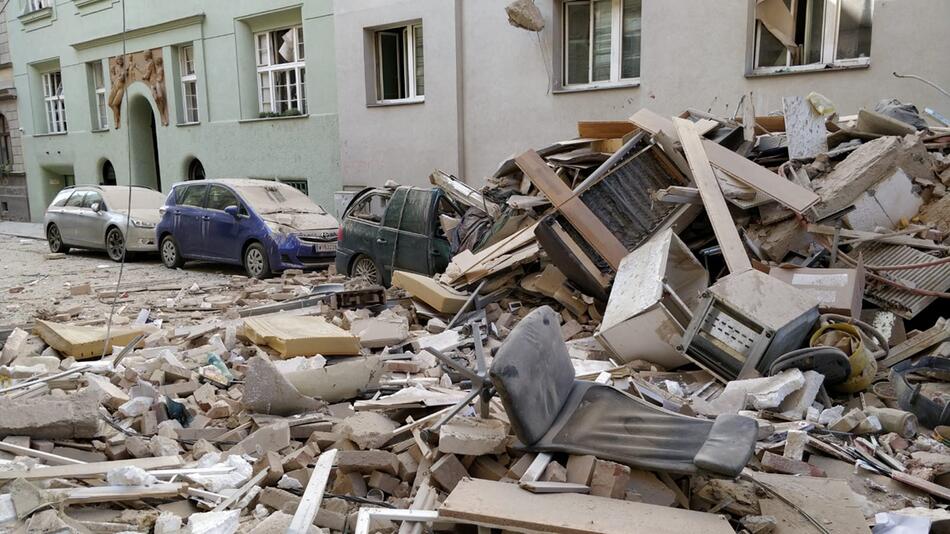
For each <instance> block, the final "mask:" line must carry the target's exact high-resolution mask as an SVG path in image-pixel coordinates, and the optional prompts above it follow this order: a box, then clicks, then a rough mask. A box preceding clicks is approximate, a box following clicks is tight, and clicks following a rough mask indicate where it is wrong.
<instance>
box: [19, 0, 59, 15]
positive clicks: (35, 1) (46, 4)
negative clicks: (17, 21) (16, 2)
mask: <svg viewBox="0 0 950 534" xmlns="http://www.w3.org/2000/svg"><path fill="white" fill-rule="evenodd" d="M52 7H53V0H26V9H24V12H25V13H26V14H30V13H36V12H37V11H43V10H44V9H49V8H52Z"/></svg>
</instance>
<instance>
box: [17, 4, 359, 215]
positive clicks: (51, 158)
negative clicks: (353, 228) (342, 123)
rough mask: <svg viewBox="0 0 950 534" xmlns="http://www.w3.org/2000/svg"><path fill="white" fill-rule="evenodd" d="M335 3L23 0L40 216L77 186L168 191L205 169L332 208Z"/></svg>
mask: <svg viewBox="0 0 950 534" xmlns="http://www.w3.org/2000/svg"><path fill="white" fill-rule="evenodd" d="M332 10H333V5H332V1H331V0H306V2H300V1H299V0H298V1H297V2H289V1H286V0H187V1H185V0H176V1H155V0H10V2H9V4H8V5H7V8H6V9H5V16H6V19H7V24H8V30H9V36H10V46H11V49H12V56H13V71H14V79H15V86H16V92H17V96H18V105H19V110H20V128H21V129H22V139H23V145H24V146H23V149H24V163H25V167H26V173H27V176H29V205H30V215H31V217H32V219H33V220H34V221H39V220H42V217H43V212H44V210H45V208H46V206H47V205H48V204H49V202H50V201H51V200H52V198H53V197H54V196H55V195H56V193H57V192H58V191H59V190H60V189H61V188H63V187H65V186H67V185H73V184H103V183H105V184H110V183H117V184H120V185H121V184H127V183H129V182H130V181H131V183H133V184H137V185H146V186H150V187H153V188H155V189H159V190H162V191H168V190H169V189H170V188H171V186H172V185H173V184H175V183H177V182H181V181H184V180H188V179H201V178H202V177H208V178H261V179H270V180H280V181H284V182H287V183H290V184H291V185H293V186H295V187H297V188H299V189H301V190H304V191H306V192H307V193H308V194H309V195H310V197H311V198H313V199H314V200H315V201H316V202H318V203H319V204H320V205H322V206H324V208H326V209H327V210H328V211H331V212H332V211H333V193H334V191H338V190H339V189H341V179H340V163H339V157H340V156H339V154H340V151H339V137H338V118H337V95H336V80H335V68H334V55H335V54H334V35H333V32H334V26H333V13H332ZM117 58H124V61H123V62H122V63H117ZM130 60H131V61H130ZM122 80H125V83H123V81H122ZM123 85H124V89H123ZM163 102H164V109H163V106H162V103H163ZM117 111H118V121H116V115H117V113H116V112H117ZM166 121H167V125H166V124H165V122H166Z"/></svg>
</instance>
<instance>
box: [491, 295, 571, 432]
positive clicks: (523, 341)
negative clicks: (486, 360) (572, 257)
mask: <svg viewBox="0 0 950 534" xmlns="http://www.w3.org/2000/svg"><path fill="white" fill-rule="evenodd" d="M489 374H490V375H491V379H492V384H494V386H495V389H496V390H497V391H498V395H499V396H500V397H501V401H502V403H503V404H504V406H505V410H506V411H507V412H508V419H509V421H510V422H511V426H512V428H513V429H514V431H515V434H516V435H517V436H518V439H520V440H521V441H522V442H523V443H524V444H525V445H531V444H533V443H535V442H537V441H538V440H539V439H541V438H542V437H544V434H545V433H546V432H547V431H548V429H549V428H551V425H552V424H553V423H554V420H555V419H556V418H557V415H558V413H560V411H561V408H562V407H563V406H564V402H565V401H566V400H567V397H568V395H569V394H570V392H571V388H572V387H573V385H574V366H573V365H571V360H570V356H569V355H568V352H567V345H565V343H564V339H563V338H562V337H561V327H560V315H558V314H557V313H556V312H555V311H554V310H552V309H551V308H550V307H548V306H542V307H540V308H538V309H536V310H534V311H533V312H531V313H530V314H528V315H527V316H526V317H525V318H524V319H522V320H521V322H520V323H518V325H517V326H515V328H514V329H513V330H512V331H511V333H509V334H508V338H507V339H506V340H505V343H504V344H503V345H502V346H501V348H500V349H498V353H497V354H496V355H495V359H494V361H493V362H492V366H491V369H490V370H489Z"/></svg>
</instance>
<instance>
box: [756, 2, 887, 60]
mask: <svg viewBox="0 0 950 534" xmlns="http://www.w3.org/2000/svg"><path fill="white" fill-rule="evenodd" d="M872 11H873V0H836V1H832V0H764V1H760V2H758V3H756V10H755V17H756V21H755V36H754V43H753V44H754V48H755V49H754V54H753V57H754V65H753V67H754V68H755V69H758V70H761V71H765V72H769V71H777V70H785V69H789V68H794V67H803V66H817V67H819V68H823V67H824V66H825V65H838V66H846V65H866V64H868V61H869V60H870V57H871V14H872ZM793 70H794V69H793Z"/></svg>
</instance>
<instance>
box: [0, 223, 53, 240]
mask: <svg viewBox="0 0 950 534" xmlns="http://www.w3.org/2000/svg"><path fill="white" fill-rule="evenodd" d="M0 234H3V235H12V236H15V237H26V238H29V239H46V236H44V235H43V223H26V222H14V221H0Z"/></svg>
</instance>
